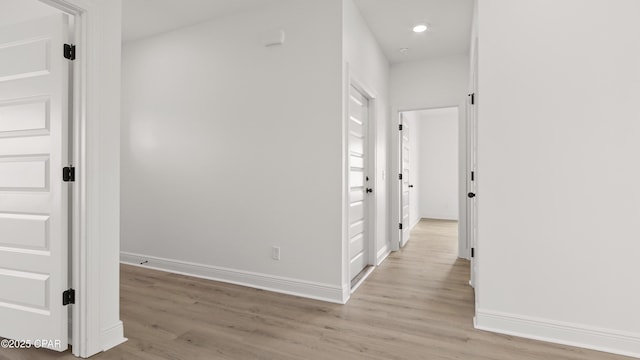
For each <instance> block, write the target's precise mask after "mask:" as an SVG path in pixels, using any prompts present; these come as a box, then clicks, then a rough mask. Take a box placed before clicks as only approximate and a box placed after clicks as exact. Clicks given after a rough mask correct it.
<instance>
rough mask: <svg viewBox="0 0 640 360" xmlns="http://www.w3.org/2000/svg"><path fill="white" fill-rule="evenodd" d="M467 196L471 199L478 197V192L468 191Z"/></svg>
mask: <svg viewBox="0 0 640 360" xmlns="http://www.w3.org/2000/svg"><path fill="white" fill-rule="evenodd" d="M467 196H468V197H469V198H470V199H472V198H474V197H476V194H474V193H468V194H467Z"/></svg>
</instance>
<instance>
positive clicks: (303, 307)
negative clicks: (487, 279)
mask: <svg viewBox="0 0 640 360" xmlns="http://www.w3.org/2000/svg"><path fill="white" fill-rule="evenodd" d="M456 227H457V224H456V223H455V222H449V221H436V220H422V221H421V222H420V223H419V224H418V225H417V226H416V228H415V229H414V231H413V232H412V235H411V240H410V241H409V243H408V245H407V246H406V247H405V248H404V249H403V250H401V251H399V252H397V253H393V254H392V255H390V256H389V258H388V259H387V260H386V261H385V262H384V263H383V265H382V266H380V267H379V268H378V269H376V270H375V271H374V272H373V274H372V275H371V276H370V277H369V278H368V279H367V280H366V281H365V283H364V284H363V285H362V286H361V287H360V288H359V289H358V291H357V292H356V293H355V294H354V296H353V297H352V299H351V300H350V301H349V303H348V304H347V305H335V304H328V303H324V302H320V301H314V300H308V299H302V298H297V297H293V296H287V295H281V294H275V293H270V292H267V291H261V290H255V289H250V288H245V287H241V286H235V285H229V284H223V283H218V282H213V281H207V280H202V279H196V278H190V277H186V276H181V275H174V274H168V273H163V272H158V271H153V270H148V269H141V268H136V267H131V266H122V294H121V295H122V319H123V321H124V323H125V335H126V336H127V337H128V338H129V341H128V342H126V343H125V344H123V345H121V346H119V347H117V348H115V349H113V350H110V351H108V352H106V353H102V354H99V355H97V356H95V357H92V359H101V360H102V359H104V360H106V359H127V360H136V359H185V360H191V359H207V360H210V359H296V360H300V359H332V360H347V359H381V360H382V359H385V360H386V359H470V360H476V359H477V360H485V359H494V360H530V359H544V360H590V359H594V360H595V359H599V360H622V359H629V358H626V357H622V356H615V355H610V354H605V353H601V352H596V351H589V350H584V349H578V348H573V347H569V346H562V345H554V344H548V343H544V342H539V341H532V340H526V339H520V338H515V337H510V336H503V335H497V334H492V333H488V332H483V331H478V330H474V329H473V326H472V318H473V290H472V289H471V288H470V287H469V285H468V279H469V263H468V262H467V261H466V260H460V259H456ZM0 359H12V360H14V359H73V357H72V356H71V355H69V353H68V352H67V353H63V354H57V353H53V352H50V351H44V350H39V351H38V350H11V351H10V350H0Z"/></svg>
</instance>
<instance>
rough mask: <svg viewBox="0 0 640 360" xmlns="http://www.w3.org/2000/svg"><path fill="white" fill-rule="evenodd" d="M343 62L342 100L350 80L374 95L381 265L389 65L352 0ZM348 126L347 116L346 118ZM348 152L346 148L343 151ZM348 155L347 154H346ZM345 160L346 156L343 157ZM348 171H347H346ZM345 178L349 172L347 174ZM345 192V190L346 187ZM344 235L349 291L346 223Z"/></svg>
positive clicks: (346, 6) (385, 242)
mask: <svg viewBox="0 0 640 360" xmlns="http://www.w3.org/2000/svg"><path fill="white" fill-rule="evenodd" d="M342 18H343V26H344V34H343V62H344V66H345V68H344V73H345V77H344V80H345V83H344V84H343V88H344V90H343V91H344V92H343V99H346V96H345V94H348V89H349V78H351V79H352V80H354V81H355V82H356V83H358V84H359V85H361V86H363V87H364V88H365V90H367V91H369V92H371V93H373V95H375V100H374V107H375V109H374V113H375V115H374V116H375V129H374V130H375V141H376V147H375V157H376V161H375V167H376V169H375V173H374V174H375V177H374V180H375V185H374V191H375V198H376V203H375V215H374V217H375V221H376V231H375V237H376V246H375V248H376V252H377V254H376V257H377V262H380V261H381V260H382V259H383V258H384V257H386V256H387V254H388V253H389V251H390V250H391V244H390V242H389V237H388V236H387V235H388V226H387V222H388V219H389V212H388V211H389V205H388V204H389V199H388V184H389V183H388V176H387V174H388V169H387V157H388V154H387V151H388V145H387V143H388V136H389V131H388V126H389V115H388V114H389V63H388V62H387V59H386V57H385V56H384V54H383V52H382V50H381V49H380V47H379V45H378V43H377V42H376V40H375V38H374V36H373V35H372V33H371V31H370V30H369V28H368V26H367V24H366V23H365V21H364V19H363V18H362V16H361V15H360V12H359V10H358V8H357V7H356V5H355V4H354V3H353V1H352V0H344V1H343V14H342ZM347 104H348V102H347V101H343V106H345V109H344V110H343V111H344V112H343V114H345V115H346V114H347V112H346V106H347ZM343 121H344V123H345V124H346V121H347V117H346V116H345V117H344V119H343ZM343 151H346V147H345V148H343ZM345 154H346V153H345ZM343 158H344V159H346V155H343ZM345 170H346V169H345ZM344 173H345V175H346V173H347V172H346V171H344ZM345 189H346V187H345ZM343 196H344V200H343V201H344V203H346V199H347V194H346V192H345V193H343ZM344 224H345V225H344V227H343V230H344V233H343V249H344V250H343V251H344V256H343V264H344V265H343V266H344V269H345V272H344V273H343V287H346V288H348V287H349V282H350V280H351V279H349V278H348V276H347V274H346V273H347V271H346V270H347V269H348V261H349V259H348V248H349V247H348V236H347V234H346V230H348V228H347V226H346V224H347V223H346V222H345V223H344Z"/></svg>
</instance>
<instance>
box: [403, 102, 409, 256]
mask: <svg viewBox="0 0 640 360" xmlns="http://www.w3.org/2000/svg"><path fill="white" fill-rule="evenodd" d="M410 131H411V129H410V128H409V124H408V123H407V121H404V116H403V115H402V113H401V114H400V164H401V167H402V168H401V170H402V172H401V176H402V178H401V179H400V183H401V186H400V188H401V190H400V191H401V192H402V194H401V196H400V214H401V216H400V219H401V223H400V246H401V247H402V246H405V245H406V244H407V241H409V234H410V232H411V217H410V216H409V215H410V209H411V202H410V200H411V195H410V190H411V188H410V173H411V162H410V155H411V142H410V141H409V139H410V137H409V134H410Z"/></svg>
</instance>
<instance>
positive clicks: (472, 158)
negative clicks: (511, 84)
mask: <svg viewBox="0 0 640 360" xmlns="http://www.w3.org/2000/svg"><path fill="white" fill-rule="evenodd" d="M475 65H476V67H475V69H476V71H475V75H474V77H473V83H472V89H475V88H476V83H477V63H476V64H475ZM473 91H474V92H473V93H472V94H470V95H469V101H467V170H468V172H469V174H468V175H467V239H468V240H467V241H468V243H469V249H470V251H471V254H470V257H471V279H470V280H469V283H470V284H471V286H473V287H474V288H476V294H477V281H476V280H477V274H478V258H477V249H478V246H477V241H478V239H477V234H478V201H477V199H476V194H477V180H478V141H477V139H478V130H477V129H478V126H477V112H476V102H477V96H476V94H475V90H473Z"/></svg>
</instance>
